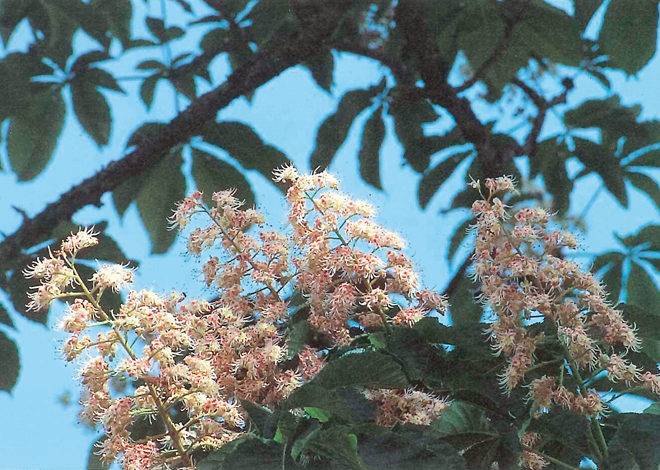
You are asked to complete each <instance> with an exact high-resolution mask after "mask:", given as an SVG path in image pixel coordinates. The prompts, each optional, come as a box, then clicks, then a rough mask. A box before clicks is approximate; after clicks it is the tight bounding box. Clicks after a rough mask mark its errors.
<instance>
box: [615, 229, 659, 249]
mask: <svg viewBox="0 0 660 470" xmlns="http://www.w3.org/2000/svg"><path fill="white" fill-rule="evenodd" d="M620 240H621V242H622V243H623V244H624V245H626V246H627V247H628V248H635V247H637V246H639V245H642V244H648V245H647V248H646V249H647V250H649V251H660V225H647V226H645V227H643V228H642V229H640V230H639V232H637V233H636V234H635V235H630V236H629V237H625V238H622V239H620Z"/></svg>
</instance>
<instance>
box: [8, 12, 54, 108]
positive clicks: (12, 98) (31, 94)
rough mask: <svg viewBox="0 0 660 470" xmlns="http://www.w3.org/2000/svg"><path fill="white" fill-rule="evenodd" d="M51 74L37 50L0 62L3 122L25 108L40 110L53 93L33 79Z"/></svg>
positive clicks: (11, 56)
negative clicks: (41, 105)
mask: <svg viewBox="0 0 660 470" xmlns="http://www.w3.org/2000/svg"><path fill="white" fill-rule="evenodd" d="M0 3H2V2H0ZM52 72H53V71H52V69H51V68H50V67H48V66H47V65H46V64H44V63H43V62H42V57H41V56H40V55H39V54H37V53H36V51H35V50H34V49H31V50H30V51H28V52H27V53H21V52H14V53H11V54H7V55H6V56H4V57H3V58H2V60H1V61H0V81H2V84H3V95H2V100H0V121H4V120H5V119H7V118H9V117H11V116H14V115H20V114H22V113H24V112H25V109H26V108H31V107H33V106H39V102H40V101H41V97H42V96H43V94H44V93H53V91H51V90H48V86H49V85H45V84H43V83H35V82H34V81H33V77H38V76H41V75H46V76H47V75H52Z"/></svg>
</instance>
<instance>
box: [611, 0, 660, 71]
mask: <svg viewBox="0 0 660 470" xmlns="http://www.w3.org/2000/svg"><path fill="white" fill-rule="evenodd" d="M657 30H658V2H657V1H656V0H636V1H634V2H630V1H627V0H611V1H610V3H609V6H608V7H607V12H606V13H605V20H604V22H603V27H602V29H601V31H600V35H599V37H598V42H599V43H600V45H601V46H602V48H603V52H605V53H606V54H607V55H609V57H610V63H611V64H612V65H614V66H615V67H617V68H620V69H621V70H623V71H624V72H626V73H628V74H630V75H632V74H636V73H637V72H639V71H640V70H641V69H642V68H643V67H644V66H645V65H646V64H647V63H648V62H649V60H651V58H652V57H653V56H654V55H655V47H656V42H657V41H656V40H657Z"/></svg>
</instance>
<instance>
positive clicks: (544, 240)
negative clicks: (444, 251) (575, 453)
mask: <svg viewBox="0 0 660 470" xmlns="http://www.w3.org/2000/svg"><path fill="white" fill-rule="evenodd" d="M472 186H473V187H474V188H475V189H478V190H479V191H482V187H481V184H480V183H479V182H473V183H472ZM484 186H485V189H486V191H487V194H486V195H484V194H483V193H482V197H483V199H481V200H478V201H476V202H475V203H474V204H473V206H472V211H473V213H474V214H475V216H476V219H477V223H476V225H475V231H476V237H477V238H476V244H475V252H474V254H473V260H474V265H473V266H474V274H475V277H476V278H477V279H478V280H479V281H480V283H481V289H482V301H483V302H484V303H485V304H486V305H487V306H488V307H489V308H490V309H492V313H493V314H494V317H495V321H494V322H493V323H492V324H491V326H490V328H489V330H488V333H489V335H490V340H491V343H492V347H493V349H494V351H495V352H496V354H502V355H504V356H505V357H506V358H507V360H508V365H507V367H506V369H505V370H504V371H503V372H502V373H501V375H500V383H501V385H502V386H503V387H504V389H505V391H507V392H510V391H511V390H512V389H514V388H515V387H517V386H518V385H520V384H522V383H526V381H525V376H526V375H527V374H528V373H529V372H531V371H532V370H533V368H536V367H535V365H538V364H536V356H535V353H536V351H537V348H538V347H539V345H541V344H543V343H548V344H549V343H553V342H554V344H558V345H559V346H560V347H561V349H562V350H563V354H562V357H561V358H560V359H559V360H557V361H554V362H555V364H557V368H558V372H559V377H556V376H547V375H544V376H542V377H541V378H536V379H534V380H532V381H531V383H527V385H529V388H530V392H529V397H530V399H531V400H533V406H534V409H535V410H536V414H537V415H538V414H540V413H546V412H549V410H550V409H551V408H552V407H553V406H558V407H561V408H564V409H568V410H571V411H574V412H577V413H580V414H582V415H584V416H588V417H590V418H592V419H594V418H596V417H597V416H599V415H600V414H602V413H603V411H604V407H605V404H604V403H603V402H602V400H601V397H600V395H599V394H598V393H597V392H596V391H594V390H589V389H587V386H588V383H587V382H585V381H584V380H583V379H582V376H581V374H583V373H588V374H589V376H590V377H592V378H593V377H595V376H597V375H598V374H599V373H603V372H604V373H606V374H607V376H608V378H609V379H610V380H612V381H614V382H617V381H623V382H625V383H626V384H627V385H629V386H630V385H632V384H635V385H639V386H642V387H645V388H647V389H649V390H651V391H652V392H653V393H658V392H660V376H658V375H654V374H652V373H650V372H645V373H642V371H641V370H640V368H638V367H637V366H635V365H634V364H632V363H631V362H630V361H629V360H628V359H626V358H625V355H626V353H627V352H628V351H638V350H639V349H640V343H641V342H640V339H639V338H638V337H637V336H636V334H635V329H634V327H633V326H631V325H630V324H628V323H626V321H625V320H624V318H623V315H622V312H621V311H619V310H616V309H615V308H614V307H613V306H612V305H611V303H610V302H608V300H607V294H606V293H605V292H604V290H603V287H602V286H601V284H600V283H599V282H598V281H597V280H596V279H595V278H594V277H593V275H592V274H591V273H589V272H584V271H582V270H581V269H580V268H579V266H578V265H577V264H575V263H573V262H571V261H567V260H565V259H563V258H562V257H561V249H562V248H563V247H567V248H576V247H577V242H576V240H575V237H574V236H573V235H572V234H570V233H567V232H563V231H560V230H553V229H552V228H551V227H550V226H549V222H550V214H549V213H548V212H547V211H546V210H544V209H542V208H524V209H522V210H520V211H518V212H517V213H516V214H515V215H514V216H513V220H511V219H510V215H509V214H508V213H507V206H506V205H505V204H504V203H503V202H502V200H501V199H500V198H499V197H498V195H500V196H502V195H504V194H506V193H507V192H511V191H514V189H515V188H514V183H513V181H512V179H511V178H510V177H500V178H496V179H488V180H486V181H485V183H484ZM540 322H543V325H544V328H543V329H539V328H532V326H533V325H534V324H538V323H540ZM532 331H534V332H535V333H532ZM539 366H540V365H539ZM567 366H568V367H569V370H570V372H571V376H572V378H573V380H572V383H573V385H575V386H574V387H570V388H569V387H567V386H566V385H565V384H564V374H563V371H564V369H565V368H566V367H567ZM585 377H586V375H585ZM532 441H534V442H535V440H534V439H531V438H530V439H529V442H528V443H527V444H526V446H527V447H531V445H532ZM531 455H532V452H526V453H525V454H524V456H523V457H525V456H527V457H528V458H527V459H526V460H525V459H524V460H525V462H524V463H525V465H526V466H527V467H528V468H532V469H537V468H542V467H543V466H544V465H546V464H547V462H545V461H543V460H542V459H540V460H539V459H537V458H536V457H531Z"/></svg>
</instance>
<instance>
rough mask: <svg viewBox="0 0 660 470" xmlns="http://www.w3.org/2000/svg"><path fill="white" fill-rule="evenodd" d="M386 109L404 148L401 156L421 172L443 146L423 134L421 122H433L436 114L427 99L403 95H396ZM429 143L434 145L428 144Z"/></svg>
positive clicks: (436, 116)
mask: <svg viewBox="0 0 660 470" xmlns="http://www.w3.org/2000/svg"><path fill="white" fill-rule="evenodd" d="M395 96H396V95H395ZM388 111H389V113H390V115H391V116H392V118H394V130H395V131H396V135H397V138H398V139H399V142H401V145H403V147H404V149H405V152H404V155H403V157H404V158H405V160H406V161H407V162H408V163H409V164H410V166H411V167H412V169H413V170H415V171H416V172H418V173H421V172H423V171H424V170H426V169H427V168H428V166H429V163H430V162H431V156H432V155H433V154H434V153H436V152H438V151H440V150H441V149H442V148H444V147H440V146H439V145H437V144H438V142H437V141H428V140H427V139H428V138H427V137H425V136H424V129H423V124H426V123H430V122H435V121H436V120H437V119H438V114H437V113H436V112H435V110H434V109H433V106H432V105H431V104H430V103H429V102H428V101H427V100H420V99H416V100H410V99H407V98H404V97H396V98H395V99H394V100H393V101H392V102H391V103H390V106H389V108H388ZM449 135H451V133H450V134H449ZM431 143H433V144H434V145H430V144H431ZM440 145H442V143H440ZM450 145H451V144H450Z"/></svg>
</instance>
